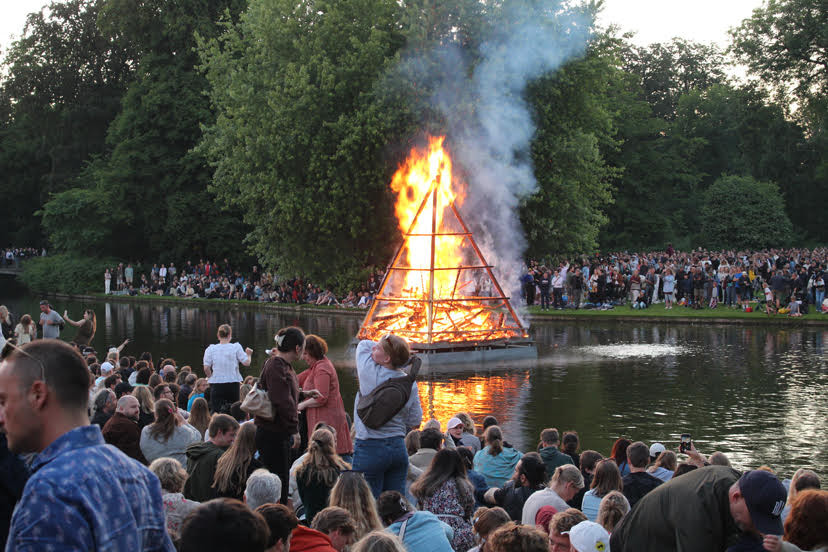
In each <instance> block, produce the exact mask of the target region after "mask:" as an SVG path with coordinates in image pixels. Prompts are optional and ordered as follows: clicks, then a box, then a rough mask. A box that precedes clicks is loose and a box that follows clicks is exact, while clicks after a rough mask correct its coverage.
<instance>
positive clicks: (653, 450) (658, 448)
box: [650, 443, 667, 458]
mask: <svg viewBox="0 0 828 552" xmlns="http://www.w3.org/2000/svg"><path fill="white" fill-rule="evenodd" d="M665 450H667V449H666V448H665V446H664V445H662V444H661V443H653V444H652V445H650V456H651V457H652V458H655V457H656V456H658V455H659V454H661V453H662V452H664V451H665Z"/></svg>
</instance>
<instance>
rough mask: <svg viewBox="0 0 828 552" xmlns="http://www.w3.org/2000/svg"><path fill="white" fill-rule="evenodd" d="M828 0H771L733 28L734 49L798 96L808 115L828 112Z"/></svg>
mask: <svg viewBox="0 0 828 552" xmlns="http://www.w3.org/2000/svg"><path fill="white" fill-rule="evenodd" d="M826 28H828V3H826V2H825V0H768V1H767V3H766V4H765V5H763V6H762V7H760V8H757V9H755V10H754V11H753V16H752V17H751V18H750V19H746V20H744V21H743V22H742V24H741V25H740V26H739V27H737V28H736V29H734V30H733V31H732V36H733V45H732V50H733V52H734V54H736V56H737V57H738V58H739V59H740V60H741V61H742V62H744V63H746V64H747V66H748V69H749V71H750V72H751V73H753V74H754V75H756V76H757V77H759V78H760V80H761V82H762V83H764V84H765V85H766V86H767V87H769V88H770V89H772V90H775V91H776V92H777V93H779V94H781V97H782V98H783V99H784V98H785V96H786V93H787V92H788V91H790V92H792V93H793V95H794V96H795V97H796V98H797V99H798V101H799V104H800V108H802V110H801V111H800V115H802V116H803V118H804V120H806V121H810V122H817V123H818V124H819V125H824V124H825V117H826V113H828V110H827V109H828V99H826V98H828V33H826V32H825V29H826Z"/></svg>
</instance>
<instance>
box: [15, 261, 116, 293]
mask: <svg viewBox="0 0 828 552" xmlns="http://www.w3.org/2000/svg"><path fill="white" fill-rule="evenodd" d="M117 262H118V261H116V260H113V259H100V258H95V257H81V256H74V255H51V256H49V257H36V258H33V259H29V260H28V261H26V262H25V263H24V264H23V273H22V274H21V275H20V276H19V278H20V280H21V281H22V282H23V283H24V284H25V285H26V286H27V287H28V288H29V289H31V290H32V291H35V292H39V293H73V294H81V293H89V292H90V291H95V290H101V289H103V285H104V277H103V275H104V271H105V270H106V269H107V268H108V267H112V266H115V265H116V264H117Z"/></svg>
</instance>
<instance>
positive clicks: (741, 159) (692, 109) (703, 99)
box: [674, 85, 828, 236]
mask: <svg viewBox="0 0 828 552" xmlns="http://www.w3.org/2000/svg"><path fill="white" fill-rule="evenodd" d="M674 128H675V133H676V134H677V135H679V136H682V137H684V138H685V139H687V140H690V139H694V140H696V141H699V142H698V143H699V144H700V147H698V148H697V149H696V150H695V151H694V152H693V153H692V154H690V155H688V156H687V158H688V160H689V161H690V162H691V163H692V165H693V166H694V167H696V169H697V171H698V172H699V173H700V174H701V175H702V181H701V189H702V190H704V189H706V188H707V187H709V186H710V185H711V184H712V183H713V181H714V179H716V178H717V177H718V176H720V175H722V174H741V175H745V176H751V177H753V178H755V179H756V180H762V181H772V182H775V183H776V184H777V185H778V186H779V189H780V190H781V193H782V196H783V197H784V199H785V210H786V212H787V213H788V216H789V217H790V219H791V220H792V221H794V224H795V225H796V226H797V228H798V229H800V230H805V231H810V232H812V235H813V236H818V235H820V234H819V232H820V228H821V227H823V226H824V224H822V218H823V217H822V212H824V211H823V209H824V208H825V207H826V206H828V204H826V203H825V201H826V198H825V197H824V195H825V194H821V193H819V191H818V190H819V189H820V188H822V186H820V185H819V183H818V181H817V180H815V179H814V175H813V172H812V165H810V164H809V163H808V161H809V159H808V156H807V147H806V137H805V132H804V131H803V129H802V128H800V127H799V126H798V125H797V124H796V123H795V122H792V121H789V120H787V119H786V118H785V115H784V110H783V109H782V108H781V107H780V106H778V105H776V104H773V103H770V100H769V98H768V97H767V94H766V93H764V92H762V91H760V90H758V89H756V88H754V87H749V86H748V87H743V88H734V87H731V86H726V85H715V86H712V87H710V88H709V89H707V90H704V91H701V90H694V91H692V92H690V93H689V94H686V95H685V96H683V97H682V98H681V100H680V102H679V108H678V117H677V120H676V123H675V124H674Z"/></svg>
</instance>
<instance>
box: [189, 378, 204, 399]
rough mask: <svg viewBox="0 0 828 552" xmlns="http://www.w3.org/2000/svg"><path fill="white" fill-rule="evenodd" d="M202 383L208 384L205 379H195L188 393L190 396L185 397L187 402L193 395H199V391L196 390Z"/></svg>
mask: <svg viewBox="0 0 828 552" xmlns="http://www.w3.org/2000/svg"><path fill="white" fill-rule="evenodd" d="M202 383H209V382H208V381H207V378H198V379H196V381H195V383H194V384H193V390H192V391H190V396H189V397H187V400H190V399H191V398H192V397H193V395H198V394H199V393H200V391H199V390H198V386H199V385H201V384H202ZM201 393H203V391H201Z"/></svg>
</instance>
